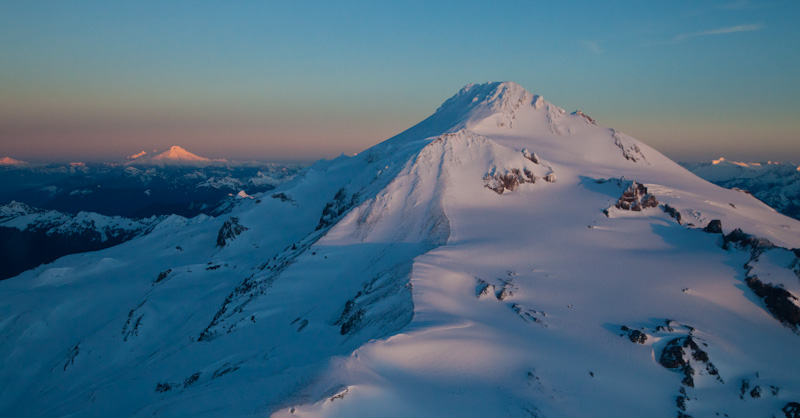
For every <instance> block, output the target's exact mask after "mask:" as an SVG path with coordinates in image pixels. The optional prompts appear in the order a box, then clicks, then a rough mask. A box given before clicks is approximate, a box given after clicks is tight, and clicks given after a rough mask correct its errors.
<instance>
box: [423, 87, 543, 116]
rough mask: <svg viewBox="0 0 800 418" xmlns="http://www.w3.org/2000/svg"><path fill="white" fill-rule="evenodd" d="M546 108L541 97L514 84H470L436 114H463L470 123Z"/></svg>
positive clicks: (444, 104)
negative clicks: (521, 109) (521, 111)
mask: <svg viewBox="0 0 800 418" xmlns="http://www.w3.org/2000/svg"><path fill="white" fill-rule="evenodd" d="M546 105H550V104H549V103H547V102H545V101H544V99H542V97H541V96H539V95H535V94H533V93H531V92H529V91H527V90H525V88H523V87H522V86H520V85H519V84H517V83H514V82H513V81H504V82H492V83H484V84H472V83H471V84H467V85H466V86H464V87H463V88H462V89H461V90H460V91H459V92H458V93H456V94H455V95H454V96H453V97H451V98H450V99H448V100H447V101H445V102H444V103H443V104H442V106H441V107H439V109H437V111H436V113H437V114H439V113H442V114H447V113H454V114H458V113H460V114H462V115H463V116H464V117H465V119H467V120H479V119H483V118H485V117H488V116H490V115H494V114H502V115H508V116H511V117H513V116H514V113H515V112H516V111H517V110H518V109H520V108H522V107H530V108H533V109H535V110H539V109H541V108H542V107H544V106H546Z"/></svg>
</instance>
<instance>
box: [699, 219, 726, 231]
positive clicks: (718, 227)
mask: <svg viewBox="0 0 800 418" xmlns="http://www.w3.org/2000/svg"><path fill="white" fill-rule="evenodd" d="M703 232H708V233H709V234H721V233H722V221H720V220H719V219H714V220H712V221H711V222H709V223H708V225H706V227H705V228H703Z"/></svg>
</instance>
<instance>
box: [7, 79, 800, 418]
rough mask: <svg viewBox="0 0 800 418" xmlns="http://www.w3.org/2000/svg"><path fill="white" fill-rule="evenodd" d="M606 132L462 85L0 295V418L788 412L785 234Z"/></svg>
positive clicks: (792, 282) (524, 96)
mask: <svg viewBox="0 0 800 418" xmlns="http://www.w3.org/2000/svg"><path fill="white" fill-rule="evenodd" d="M615 132H616V131H613V130H610V129H607V128H604V127H602V126H600V125H597V124H595V123H591V122H590V121H588V119H586V118H585V117H584V116H582V115H580V114H577V113H576V114H574V115H571V114H567V113H566V112H563V110H559V108H557V107H555V106H553V105H550V104H549V103H547V102H545V101H544V100H543V99H542V98H541V97H539V96H535V95H533V94H530V93H528V92H527V91H525V90H524V89H522V88H521V87H520V86H518V85H516V84H513V83H489V84H484V85H472V86H468V87H465V88H464V89H463V90H462V91H461V92H460V93H458V94H457V95H456V96H454V97H453V98H452V99H450V100H448V101H447V102H446V103H445V104H444V105H442V107H441V108H440V109H439V110H438V111H437V112H436V113H435V114H434V115H432V116H431V117H430V118H428V119H426V120H425V121H423V122H421V123H420V124H418V125H417V126H415V127H412V128H411V129H409V130H407V131H405V132H403V133H401V134H399V135H397V136H395V137H394V138H391V139H389V140H387V141H385V142H383V143H381V144H378V145H376V146H374V147H372V148H370V149H368V150H365V151H364V152H362V153H359V154H358V155H357V156H355V157H345V156H342V157H339V158H336V159H334V160H330V161H321V162H318V163H316V164H314V165H312V166H311V167H309V168H307V169H306V170H304V171H303V172H302V173H300V174H299V175H298V176H297V177H296V178H295V179H294V180H292V181H290V182H288V183H285V184H282V185H280V186H278V187H277V188H276V189H275V190H274V191H271V192H270V194H269V195H262V196H255V197H254V198H253V199H246V198H243V199H237V200H236V204H235V205H232V206H231V207H230V212H229V213H227V214H226V215H225V216H222V217H218V218H209V217H204V218H195V219H191V220H186V219H183V220H182V221H181V220H178V219H173V220H172V221H169V220H165V221H163V222H161V223H160V224H159V227H157V228H154V229H153V231H152V232H151V233H150V234H148V235H146V236H143V237H140V238H136V239H134V240H131V241H129V242H127V243H125V244H122V245H120V246H116V247H113V248H109V249H106V250H104V251H101V252H97V253H92V254H83V255H77V256H70V257H65V258H62V259H60V260H57V261H56V262H54V263H53V264H50V265H46V266H41V267H39V268H37V269H34V270H32V271H29V272H26V273H23V274H22V275H20V276H19V277H16V278H13V279H11V280H8V281H4V282H2V283H0V294H2V295H4V296H3V298H0V358H1V359H2V362H0V378H3V379H4V381H7V382H14V383H15V384H14V385H6V386H5V387H3V389H0V414H2V415H4V416H6V415H7V416H60V415H69V414H79V415H80V414H85V415H93V416H142V417H145V416H147V417H150V416H221V415H224V416H234V417H236V416H242V417H244V416H247V417H249V416H274V417H312V416H313V417H397V416H414V417H439V416H460V417H489V416H492V417H493V416H509V417H594V416H606V415H609V416H622V417H640V416H648V417H675V416H681V417H683V416H693V417H701V416H726V415H727V416H728V417H753V416H776V417H778V416H789V414H795V413H796V411H797V410H798V409H800V407H797V405H798V403H797V402H798V401H799V400H800V384H798V380H797V375H798V374H800V368H799V367H800V366H798V362H797V361H796V353H797V351H798V349H800V336H798V335H797V333H796V332H794V331H795V330H794V329H792V328H790V327H789V326H787V324H786V323H787V321H786V320H785V319H788V322H789V324H790V325H791V320H792V319H791V318H793V317H792V316H791V315H792V314H793V312H795V311H794V310H793V309H791V307H790V306H789V305H788V304H787V303H794V302H793V301H794V299H793V298H792V297H789V296H787V295H798V294H800V289H798V286H800V279H798V274H799V273H798V271H800V259H798V258H797V256H798V250H796V249H797V248H800V235H799V232H798V231H800V223H798V222H797V221H795V220H792V219H790V218H787V217H785V216H783V215H780V214H778V213H776V212H774V211H773V210H771V209H770V208H769V207H767V206H766V205H764V204H763V203H761V202H760V201H758V200H757V199H755V198H753V197H752V196H749V195H747V194H744V193H740V192H737V191H733V190H727V189H722V188H719V187H717V186H714V185H712V184H710V183H707V182H705V181H702V180H699V179H698V178H697V177H696V176H694V175H693V174H691V173H689V172H688V171H686V170H684V169H683V168H681V167H680V166H678V165H677V164H675V163H674V162H672V161H670V160H669V159H667V158H666V157H664V156H663V155H662V154H660V153H658V152H657V151H656V150H653V149H652V148H650V147H648V146H647V145H645V144H643V143H641V142H639V141H637V140H635V139H633V138H630V137H623V136H621V134H619V133H615ZM615 137H616V138H615ZM618 138H623V139H622V140H620V141H619V142H620V143H621V144H622V146H620V145H619V144H618V143H617V142H618V141H617V139H618ZM637 150H638V151H637ZM626 152H628V153H629V155H630V156H632V157H635V158H636V159H637V160H636V161H633V160H632V159H630V158H626V156H625V153H626ZM639 154H641V156H646V159H641V158H639V157H640V155H639ZM500 186H502V189H501V188H500ZM498 190H500V191H498ZM621 198H622V199H621ZM618 203H619V205H620V207H619V208H618V207H617V204H618ZM626 205H627V206H628V207H624V206H626ZM637 205H638V206H637ZM633 207H639V208H641V209H642V210H640V211H636V210H627V209H629V208H630V209H632V208H633ZM233 218H236V219H237V221H236V224H237V225H240V226H243V227H246V228H247V229H246V230H245V229H244V228H242V229H241V230H239V233H237V234H234V235H235V237H234V239H228V236H227V234H223V236H224V238H225V244H224V245H222V246H220V245H217V240H218V238H219V237H220V231H223V232H225V231H227V230H233V223H232V221H230V222H229V224H228V228H227V229H226V228H225V227H224V225H225V223H226V221H228V220H230V219H233ZM712 221H715V222H714V223H713V225H714V227H713V228H711V229H709V232H704V230H703V229H704V228H705V227H706V226H708V225H709V224H710V223H711V222H712ZM236 229H238V228H236ZM767 242H768V243H769V245H767V244H766V243H767ZM743 266H744V267H743ZM753 277H757V278H758V282H756V281H755V279H753ZM759 283H760V284H759ZM778 289H782V290H783V291H785V293H784V292H783V291H781V290H778ZM793 297H794V296H793ZM783 313H788V314H789V316H788V317H786V318H784V319H781V316H780V315H783ZM781 321H783V322H781ZM787 411H788V412H787Z"/></svg>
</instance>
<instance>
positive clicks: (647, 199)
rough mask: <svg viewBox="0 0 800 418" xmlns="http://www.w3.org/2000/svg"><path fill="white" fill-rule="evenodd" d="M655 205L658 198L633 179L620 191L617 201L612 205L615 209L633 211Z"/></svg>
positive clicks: (639, 210)
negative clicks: (628, 185)
mask: <svg viewBox="0 0 800 418" xmlns="http://www.w3.org/2000/svg"><path fill="white" fill-rule="evenodd" d="M657 206H658V199H656V197H655V196H653V195H652V194H650V193H648V192H647V187H645V186H644V185H643V184H641V183H637V182H635V181H634V182H633V183H632V184H631V185H630V187H628V188H627V189H626V190H625V191H624V192H622V196H620V198H619V200H617V203H616V204H615V205H614V207H616V208H617V209H623V210H632V211H635V212H641V211H642V210H643V209H647V208H654V207H657Z"/></svg>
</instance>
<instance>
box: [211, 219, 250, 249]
mask: <svg viewBox="0 0 800 418" xmlns="http://www.w3.org/2000/svg"><path fill="white" fill-rule="evenodd" d="M244 231H247V227H245V226H242V225H239V218H237V217H235V216H231V217H230V218H228V219H227V220H226V221H225V223H223V224H222V228H220V229H219V234H217V247H224V246H225V244H227V242H228V241H230V240H232V239H234V238H236V237H237V236H238V235H239V234H241V233H242V232H244Z"/></svg>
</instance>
